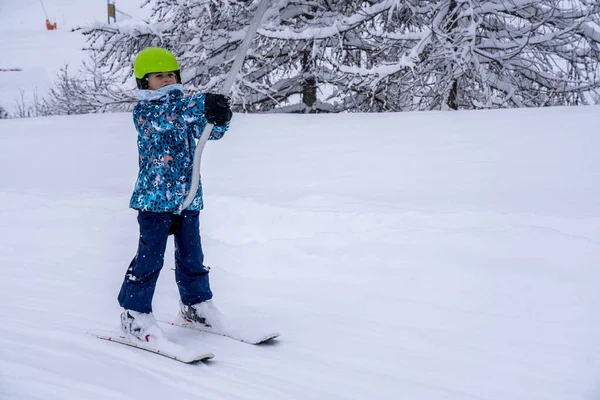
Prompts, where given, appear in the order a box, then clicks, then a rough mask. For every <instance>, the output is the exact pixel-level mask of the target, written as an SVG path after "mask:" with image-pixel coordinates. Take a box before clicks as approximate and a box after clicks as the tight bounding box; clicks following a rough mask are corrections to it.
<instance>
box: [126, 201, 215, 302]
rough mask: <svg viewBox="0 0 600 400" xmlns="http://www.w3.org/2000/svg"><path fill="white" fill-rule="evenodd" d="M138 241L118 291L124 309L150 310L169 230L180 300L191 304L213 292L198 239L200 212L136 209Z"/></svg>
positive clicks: (209, 297)
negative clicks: (138, 229) (171, 235)
mask: <svg viewBox="0 0 600 400" xmlns="http://www.w3.org/2000/svg"><path fill="white" fill-rule="evenodd" d="M138 223H139V225H140V241H139V245H138V251H137V254H136V256H135V258H134V259H133V261H131V264H129V268H128V269H127V273H126V274H125V280H124V281H123V285H122V286H121V291H120V292H119V297H118V300H119V304H120V305H121V307H123V308H125V309H126V310H133V311H138V312H142V313H150V312H152V297H153V296H154V289H155V288H156V281H157V280H158V275H159V274H160V270H161V269H162V267H163V263H164V257H165V249H166V246H167V239H168V237H169V234H173V235H174V237H175V280H176V281H177V286H178V288H179V295H180V296H181V302H182V303H183V304H185V305H192V304H196V303H200V302H202V301H206V300H210V299H211V298H212V292H211V290H210V284H209V282H208V270H207V269H206V268H205V267H204V264H203V262H204V254H203V253H202V245H201V243H200V212H199V211H188V210H185V211H183V212H182V213H181V215H176V214H171V213H152V212H146V211H139V214H138Z"/></svg>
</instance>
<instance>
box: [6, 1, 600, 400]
mask: <svg viewBox="0 0 600 400" xmlns="http://www.w3.org/2000/svg"><path fill="white" fill-rule="evenodd" d="M34 3H35V2H34V1H29V0H21V1H19V2H16V1H13V0H3V1H2V3H1V4H0V23H2V24H0V25H1V26H2V28H0V29H5V30H3V31H2V32H3V34H0V54H5V52H9V54H11V58H10V61H11V64H10V65H8V64H7V59H6V58H4V57H3V58H0V68H3V67H7V66H8V67H22V68H25V69H27V68H38V67H39V68H40V71H42V72H43V73H44V74H46V75H45V76H47V77H51V76H52V74H53V71H54V69H55V68H56V66H57V65H58V64H59V62H58V61H59V60H58V56H49V57H47V58H39V54H38V53H43V52H44V51H49V50H50V49H51V46H55V47H54V49H55V51H56V52H57V53H56V54H63V55H64V59H70V60H77V59H80V58H82V57H83V56H82V54H81V52H80V51H79V48H80V47H78V46H79V45H78V43H80V41H81V43H83V41H82V39H81V38H78V37H77V36H76V35H78V34H76V33H69V32H67V31H62V32H61V31H58V32H46V31H44V30H43V25H42V27H41V28H40V30H39V31H35V29H37V28H35V29H34V28H31V29H30V28H29V27H20V26H10V27H9V28H10V29H9V28H7V26H9V25H7V24H8V23H9V22H7V21H9V18H7V17H6V14H5V10H6V9H12V10H19V8H18V7H17V6H18V5H19V4H22V5H23V6H25V5H27V4H29V5H30V6H33V5H34ZM54 3H55V5H57V6H58V5H60V6H61V7H63V9H64V10H73V13H74V14H72V15H73V16H78V15H79V16H80V17H81V19H83V17H84V15H83V13H84V11H83V10H84V9H85V8H84V7H83V6H81V4H82V3H84V2H75V1H71V2H69V1H67V0H55V1H54ZM85 3H86V4H87V3H88V2H85ZM102 3H103V5H104V6H105V3H104V2H102ZM44 4H45V5H46V7H47V8H48V9H49V8H51V7H50V4H52V1H50V0H45V1H44ZM69 4H71V5H72V7H73V8H68V7H67V6H69ZM118 4H119V3H117V6H118ZM75 5H77V7H80V8H79V9H78V10H79V11H77V8H76V7H75ZM126 11H127V10H126ZM78 13H79V14H78ZM20 15H26V14H20ZM36 18H37V17H36ZM36 21H37V20H36ZM13 22H14V23H15V24H17V20H16V19H15V21H13ZM26 22H27V21H26ZM29 22H31V21H29ZM59 22H60V20H59ZM53 35H54V36H53ZM56 35H64V40H62V39H61V40H58V41H56V42H53V40H55V39H56V37H57V36H56ZM49 38H50V39H49ZM67 38H73V40H71V39H67ZM11 43H20V44H19V45H14V46H11ZM14 76H16V75H13V78H10V79H8V78H5V76H3V73H0V79H2V80H0V104H1V105H4V102H5V101H6V100H7V94H6V93H7V92H9V91H10V90H14V89H15V88H22V89H26V90H30V89H31V88H32V87H33V86H32V82H31V80H27V79H24V80H22V81H21V83H17V82H16V78H14ZM8 83H10V84H11V86H8ZM11 88H12V89H11ZM11 101H12V100H11ZM599 120H600V107H578V108H546V109H520V110H500V111H480V112H421V113H388V114H369V115H367V114H343V115H239V114H236V115H235V116H234V119H233V121H232V126H231V130H230V131H229V132H228V133H227V134H226V136H225V137H224V138H223V139H222V140H220V141H216V142H210V143H209V144H208V145H207V148H206V150H205V154H204V157H203V166H202V175H203V186H204V191H205V203H206V209H205V210H204V211H203V212H202V214H201V224H202V238H203V245H204V251H205V254H206V264H208V265H209V266H211V267H212V269H211V280H212V288H213V291H214V293H215V303H216V304H217V305H218V306H219V308H220V309H221V311H222V312H224V313H225V314H226V315H228V316H230V317H232V318H237V319H239V320H246V321H247V323H248V324H249V326H250V325H251V326H264V327H267V328H268V329H271V328H272V329H273V330H276V331H278V332H281V334H282V336H281V337H280V338H279V339H278V340H277V341H275V342H274V343H272V344H270V345H266V346H251V345H247V344H243V343H239V342H236V341H233V340H231V339H227V338H223V337H220V336H214V335H210V334H203V333H197V332H192V331H186V330H181V329H177V328H165V329H166V332H167V334H168V335H169V337H171V338H172V339H173V340H175V341H176V342H177V343H179V344H182V345H184V346H186V347H188V348H196V349H199V350H205V351H207V352H213V353H215V355H216V358H215V359H214V360H213V361H210V362H207V363H206V364H201V365H197V366H189V365H184V364H180V363H177V362H174V361H172V360H169V359H167V358H163V357H160V356H157V355H154V354H151V353H147V352H143V351H141V350H138V349H134V348H130V347H125V346H120V345H117V344H113V343H109V342H105V341H101V340H98V339H96V338H94V337H92V336H91V335H89V334H87V332H88V331H89V330H90V329H117V327H118V324H119V313H120V308H119V306H118V304H117V301H116V296H117V293H118V290H119V287H120V284H121V282H122V279H123V276H124V274H125V270H126V268H127V266H128V264H129V262H130V260H131V258H132V257H133V256H134V254H135V251H136V247H137V241H138V226H137V222H136V213H135V211H133V210H131V209H129V208H128V203H129V196H130V194H131V191H132V189H133V185H134V182H135V179H136V176H137V149H136V143H135V142H136V132H135V129H134V127H133V123H132V120H131V115H128V114H101V115H80V116H68V117H49V118H35V119H13V120H0V171H2V174H1V178H0V238H1V239H2V240H0V321H2V322H1V323H0V399H2V400H17V399H18V400H24V399H27V400H33V399H44V400H49V399H52V400H53V399H57V400H59V399H60V400H75V399H77V400H79V399H86V400H100V399H102V400H105V399H114V400H125V399H127V400H131V399H141V400H148V399H152V400H163V399H219V400H220V399H261V400H275V399H277V400H281V399H286V400H287V399H293V400H296V399H297V400H305V399H315V400H321V399H328V400H338V399H339V400H341V399H344V400H346V399H348V400H352V399H356V400H359V399H360V400H364V399H378V400H388V399H389V400H396V399H407V400H463V399H464V400H584V399H585V400H596V399H599V398H600V380H599V379H598V377H599V376H600V345H599V338H600V322H599V321H600V314H599V313H598V310H599V309H600V291H599V290H598V288H599V285H600V270H599V264H600V186H599V184H598V182H600V158H599V157H598V148H599V147H600V137H599V136H598V129H597V127H598V121H599ZM173 267H174V262H173V246H172V243H170V244H169V247H168V248H167V252H166V263H165V268H164V270H163V272H162V274H161V277H160V279H159V283H158V286H157V291H156V295H155V298H154V310H155V314H156V316H157V318H159V319H169V318H171V317H173V316H175V314H176V313H177V310H178V300H179V297H178V293H177V289H176V285H175V282H174V274H173V271H172V268H173Z"/></svg>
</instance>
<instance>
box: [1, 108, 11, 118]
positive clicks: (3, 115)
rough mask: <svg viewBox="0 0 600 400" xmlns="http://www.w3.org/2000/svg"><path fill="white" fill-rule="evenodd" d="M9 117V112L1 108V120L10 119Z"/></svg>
mask: <svg viewBox="0 0 600 400" xmlns="http://www.w3.org/2000/svg"><path fill="white" fill-rule="evenodd" d="M8 118H9V115H8V112H7V111H6V110H5V109H4V108H2V106H0V119H8Z"/></svg>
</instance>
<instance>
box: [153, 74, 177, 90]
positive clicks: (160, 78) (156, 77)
mask: <svg viewBox="0 0 600 400" xmlns="http://www.w3.org/2000/svg"><path fill="white" fill-rule="evenodd" d="M176 83H177V75H176V74H175V72H152V73H150V74H148V89H150V90H157V89H160V88H161V87H165V86H168V85H174V84H176Z"/></svg>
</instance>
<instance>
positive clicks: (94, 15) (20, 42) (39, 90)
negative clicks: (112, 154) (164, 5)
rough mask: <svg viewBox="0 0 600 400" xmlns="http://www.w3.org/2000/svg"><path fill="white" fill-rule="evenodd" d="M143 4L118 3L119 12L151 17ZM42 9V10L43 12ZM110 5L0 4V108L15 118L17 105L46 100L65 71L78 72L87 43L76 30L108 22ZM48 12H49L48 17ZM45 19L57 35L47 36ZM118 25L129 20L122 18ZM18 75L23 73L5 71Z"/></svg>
mask: <svg viewBox="0 0 600 400" xmlns="http://www.w3.org/2000/svg"><path fill="white" fill-rule="evenodd" d="M140 4H141V1H140V0H117V1H116V7H117V9H118V10H120V11H122V12H124V13H126V14H128V15H130V16H132V17H134V18H136V19H140V18H143V17H146V16H147V15H148V14H149V10H148V9H147V8H144V9H141V8H140V7H139V6H140ZM42 5H43V6H42ZM106 8H107V6H106V0H93V1H89V0H86V1H82V0H43V1H42V2H40V0H18V1H16V0H1V1H0V107H3V108H4V109H6V110H7V111H8V112H9V113H10V114H15V113H17V111H18V109H19V104H25V105H26V106H28V105H31V104H32V103H33V102H34V100H35V98H36V97H37V98H42V97H44V96H45V95H46V94H47V93H48V91H49V90H50V88H52V86H53V83H54V82H55V81H56V79H57V75H58V73H59V71H60V69H61V68H63V67H65V66H66V65H68V66H69V71H71V73H75V72H77V71H78V70H79V67H80V65H81V62H82V61H83V60H84V59H85V58H86V54H85V53H84V52H83V51H82V50H81V49H83V48H84V47H85V45H86V42H85V38H84V37H83V35H81V33H80V31H74V32H73V31H72V29H74V28H77V27H82V26H85V25H86V24H89V23H93V22H95V21H102V22H104V21H106V19H107V17H106V14H107V11H106ZM44 9H45V10H46V11H45V12H44ZM46 13H47V14H48V17H49V18H50V20H51V21H52V22H56V23H57V24H58V30H56V31H48V30H46V23H45V20H46ZM117 18H118V21H125V23H127V20H128V19H129V17H127V16H125V15H123V14H118V17H117ZM12 69H19V70H20V71H2V70H12Z"/></svg>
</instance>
